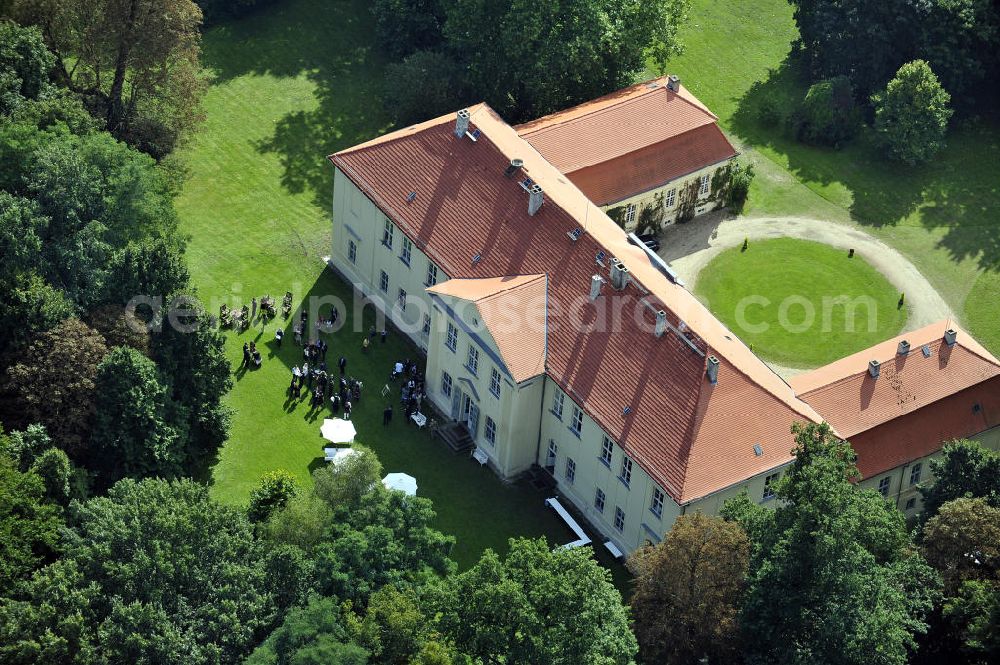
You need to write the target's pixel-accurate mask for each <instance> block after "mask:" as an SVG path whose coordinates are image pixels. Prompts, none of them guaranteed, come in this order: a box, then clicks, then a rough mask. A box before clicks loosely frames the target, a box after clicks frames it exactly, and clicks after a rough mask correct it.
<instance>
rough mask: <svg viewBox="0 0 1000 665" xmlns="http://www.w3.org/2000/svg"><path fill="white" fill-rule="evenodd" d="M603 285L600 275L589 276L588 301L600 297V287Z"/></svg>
mask: <svg viewBox="0 0 1000 665" xmlns="http://www.w3.org/2000/svg"><path fill="white" fill-rule="evenodd" d="M602 284H604V280H603V279H601V276H600V275H591V277H590V299H591V300H597V296H599V295H601V285H602Z"/></svg>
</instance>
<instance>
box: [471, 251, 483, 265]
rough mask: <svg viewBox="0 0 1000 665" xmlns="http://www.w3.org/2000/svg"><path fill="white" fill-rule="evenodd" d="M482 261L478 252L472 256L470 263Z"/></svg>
mask: <svg viewBox="0 0 1000 665" xmlns="http://www.w3.org/2000/svg"><path fill="white" fill-rule="evenodd" d="M482 259H483V255H482V254H479V253H478V252H477V253H476V254H473V255H472V263H473V264H476V263H479V262H480V261H482Z"/></svg>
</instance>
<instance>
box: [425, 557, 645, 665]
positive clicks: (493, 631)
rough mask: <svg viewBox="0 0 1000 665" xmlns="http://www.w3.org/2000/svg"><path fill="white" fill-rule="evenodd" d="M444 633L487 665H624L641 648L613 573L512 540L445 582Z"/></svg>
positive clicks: (580, 559)
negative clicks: (504, 553) (503, 550)
mask: <svg viewBox="0 0 1000 665" xmlns="http://www.w3.org/2000/svg"><path fill="white" fill-rule="evenodd" d="M439 603H440V610H439V611H440V612H441V614H440V620H439V626H440V629H441V631H442V633H443V634H445V635H446V636H447V637H449V638H451V639H453V640H454V641H455V645H456V646H457V648H458V649H459V650H460V651H461V652H464V653H467V654H469V655H470V656H472V657H473V658H479V659H481V660H482V661H483V662H486V663H537V664H539V665H558V664H565V665H571V664H573V665H575V664H576V663H593V664H599V665H612V664H615V663H620V664H622V665H624V664H626V663H630V662H632V659H633V658H634V656H635V653H636V650H637V645H636V641H635V637H634V636H633V635H632V631H631V630H629V625H628V623H629V622H628V611H627V609H626V608H625V606H624V605H623V604H622V600H621V594H619V593H618V590H617V589H615V587H614V585H613V584H612V583H611V573H610V572H609V571H608V570H607V569H606V568H602V567H601V566H599V565H598V564H597V562H596V561H594V559H593V558H592V557H591V555H590V554H589V553H588V552H587V551H586V550H584V549H583V548H579V549H571V550H563V549H557V550H555V551H553V550H552V549H551V548H550V546H549V545H548V543H546V542H545V540H544V539H538V540H525V539H517V540H514V539H512V540H511V541H510V551H509V552H508V554H507V556H506V557H504V558H503V559H501V558H500V557H499V556H497V554H496V553H495V552H493V551H492V550H486V552H485V553H484V554H483V556H482V558H481V559H480V560H479V562H478V563H477V564H476V565H475V566H473V567H472V568H471V569H470V570H468V571H466V572H464V573H461V574H459V575H456V576H453V577H452V578H450V579H449V580H447V581H446V582H445V587H444V591H443V594H442V597H441V600H440V601H439Z"/></svg>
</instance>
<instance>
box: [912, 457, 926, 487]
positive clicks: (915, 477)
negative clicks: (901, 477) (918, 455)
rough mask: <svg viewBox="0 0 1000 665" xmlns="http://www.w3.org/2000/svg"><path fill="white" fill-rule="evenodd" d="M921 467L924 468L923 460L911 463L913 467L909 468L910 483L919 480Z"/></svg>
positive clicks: (914, 483)
mask: <svg viewBox="0 0 1000 665" xmlns="http://www.w3.org/2000/svg"><path fill="white" fill-rule="evenodd" d="M923 468H924V464H923V462H917V463H916V464H914V465H913V468H912V469H910V484H911V485H916V484H917V483H919V482H920V472H921V471H922V470H923Z"/></svg>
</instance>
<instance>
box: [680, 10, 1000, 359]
mask: <svg viewBox="0 0 1000 665" xmlns="http://www.w3.org/2000/svg"><path fill="white" fill-rule="evenodd" d="M796 37H797V30H796V26H795V22H794V20H793V19H792V8H791V6H790V5H789V4H788V3H787V1H786V0H758V1H756V2H752V3H748V2H740V1H739V0H694V1H693V5H692V12H691V20H690V22H689V24H688V25H687V26H686V29H685V30H683V32H682V39H683V40H684V42H685V44H686V46H687V49H686V51H685V53H684V54H683V55H681V56H679V57H677V58H675V59H674V60H673V62H671V63H670V66H669V68H668V69H669V70H670V71H671V72H672V73H677V74H678V75H680V77H681V80H682V82H683V83H684V84H686V85H688V86H689V87H690V88H691V90H693V91H694V92H695V94H697V95H698V96H699V98H700V99H701V100H702V101H704V102H705V103H706V104H708V106H709V108H711V109H712V110H713V111H714V112H715V113H716V114H718V115H719V118H720V122H721V124H722V126H723V127H724V128H725V129H726V130H727V131H728V132H730V134H731V135H733V136H734V138H735V139H736V141H737V142H738V143H739V144H741V146H742V148H743V150H744V154H745V158H746V159H748V160H750V161H752V162H753V163H754V164H755V166H756V169H757V179H756V180H755V181H754V185H753V188H752V190H751V193H750V199H749V201H748V204H747V208H746V213H747V214H749V215H759V216H803V217H812V218H818V219H829V220H830V221H831V222H841V223H846V224H852V225H858V226H860V227H861V228H863V229H864V230H866V231H867V232H869V233H871V234H873V235H874V236H876V237H878V238H880V239H881V240H883V241H885V242H887V243H888V244H890V245H892V246H893V247H895V248H896V249H898V250H899V251H900V252H902V253H903V254H904V255H905V256H906V257H907V258H909V259H910V260H911V261H912V262H913V263H914V264H915V265H916V266H917V267H918V268H919V269H920V271H921V272H922V273H923V274H924V275H925V276H926V277H927V279H928V280H929V281H930V282H931V284H933V285H934V287H935V288H936V289H937V290H938V291H939V292H940V293H941V295H942V296H943V297H944V298H945V300H946V301H947V302H948V303H949V304H950V305H951V307H952V309H953V310H954V311H955V312H956V314H957V315H958V317H959V318H960V319H961V320H962V322H963V323H964V324H965V325H967V326H968V327H969V329H970V330H971V332H972V333H973V334H975V335H976V336H977V337H978V338H979V339H981V340H982V341H983V343H984V344H986V346H987V347H989V348H990V349H991V350H993V351H994V352H995V353H1000V325H997V322H998V320H1000V216H998V215H997V206H998V205H1000V161H998V160H997V159H996V158H995V155H996V154H997V152H998V150H1000V117H998V115H997V112H996V111H995V105H991V104H984V107H985V108H984V109H983V112H982V116H981V117H979V118H976V119H965V120H957V121H955V122H954V123H953V126H952V127H951V129H950V131H949V136H948V145H947V147H946V148H945V149H944V150H943V151H942V152H941V153H940V154H939V155H938V156H937V157H936V158H935V159H934V160H932V161H931V162H930V163H928V164H925V165H923V166H920V167H915V168H907V167H904V166H901V165H898V164H895V163H893V162H890V161H887V160H886V159H884V157H883V155H882V154H881V151H880V150H879V148H878V147H877V146H876V144H875V142H874V141H873V137H872V135H871V133H870V132H869V133H865V134H863V135H862V136H860V137H859V138H858V139H856V140H855V141H854V142H853V143H851V144H850V145H848V146H846V147H844V148H843V149H841V150H832V149H827V148H817V147H811V146H806V145H803V144H800V143H798V142H796V141H794V140H792V139H790V138H789V137H788V136H787V133H786V132H784V131H783V130H782V129H781V128H780V127H775V126H764V125H762V124H761V122H760V121H759V119H758V113H757V110H758V109H759V108H760V105H761V104H762V103H763V102H764V101H765V100H770V99H776V100H778V103H777V106H778V108H782V109H785V110H786V111H790V109H791V108H792V107H793V105H794V103H795V102H796V101H797V100H798V99H801V97H802V96H803V95H804V94H805V90H806V87H807V85H808V83H807V77H806V76H805V75H804V73H803V72H802V68H801V66H800V65H799V64H798V61H797V60H796V58H795V57H794V54H793V53H792V42H793V41H794V40H795V38H796Z"/></svg>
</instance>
